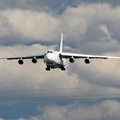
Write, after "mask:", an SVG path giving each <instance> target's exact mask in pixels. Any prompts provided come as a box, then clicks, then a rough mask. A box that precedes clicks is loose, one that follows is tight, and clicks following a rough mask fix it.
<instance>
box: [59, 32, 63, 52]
mask: <svg viewBox="0 0 120 120" xmlns="http://www.w3.org/2000/svg"><path fill="white" fill-rule="evenodd" d="M59 51H60V53H62V52H63V33H62V34H61V42H60V50H59Z"/></svg>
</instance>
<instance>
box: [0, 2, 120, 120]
mask: <svg viewBox="0 0 120 120" xmlns="http://www.w3.org/2000/svg"><path fill="white" fill-rule="evenodd" d="M47 2H48V1H47ZM47 2H43V4H46V6H47V4H48V3H47ZM86 2H87V1H86ZM31 3H33V1H32V0H31V1H28V0H26V1H19V2H18V1H17V4H19V6H21V7H20V8H22V7H23V5H24V6H25V7H26V6H29V5H30V4H31ZM36 3H37V2H36ZM3 4H5V3H3ZM3 4H2V5H3ZM43 4H42V5H43ZM51 4H52V3H51ZM6 5H8V4H7V3H6ZM12 6H14V4H13V5H12ZM15 6H16V5H15ZM46 6H45V7H46ZM51 7H52V6H51ZM7 8H8V7H7ZM20 8H19V7H17V8H16V7H13V9H4V10H1V11H0V43H1V46H0V56H1V57H5V56H19V55H20V56H21V55H28V54H30V55H31V54H36V53H39V52H44V51H46V50H48V49H54V48H56V46H55V45H45V43H46V42H49V43H56V41H57V42H58V39H60V34H61V33H62V32H63V33H64V37H65V44H66V45H70V47H68V46H65V48H66V49H67V48H68V49H69V50H71V51H75V52H76V51H77V52H78V53H80V52H84V53H85V52H86V53H91V54H93V53H95V54H99V53H100V54H103V55H108V54H109V55H112V56H113V55H116V56H119V53H120V51H119V48H120V44H119V29H120V23H119V21H120V16H119V14H118V12H119V11H120V7H119V6H118V7H115V8H113V7H111V5H110V4H99V3H98V4H81V5H77V6H76V7H71V6H69V7H67V8H66V9H65V10H64V11H63V12H62V13H61V14H58V13H56V12H54V11H52V10H50V11H48V10H43V11H42V10H33V9H32V8H27V7H26V9H20ZM103 11H104V12H103ZM113 18H114V19H113ZM8 39H9V40H8ZM3 40H4V42H5V43H8V46H2V43H3ZM10 41H12V44H15V45H14V46H10V44H9V43H10ZM18 41H19V43H21V44H23V43H26V44H27V45H28V46H27V45H16V43H18ZM41 41H42V43H44V45H42V44H37V42H39V43H41ZM29 43H31V45H29ZM33 43H36V44H33ZM24 62H25V64H24V65H23V66H19V65H18V63H17V61H6V60H1V61H0V74H1V75H0V91H7V92H1V97H3V98H4V97H11V96H12V97H19V98H20V97H21V98H24V97H46V96H47V97H49V99H50V98H55V97H56V96H57V97H59V98H63V99H68V98H69V97H70V98H71V99H75V98H76V96H79V98H83V99H97V98H119V96H120V94H119V92H120V90H119V87H120V86H119V85H120V82H119V78H120V75H119V72H120V69H119V64H120V62H119V60H106V61H103V60H91V64H90V65H85V63H84V60H82V59H80V60H76V62H75V64H69V63H68V64H67V66H66V67H67V70H66V71H65V72H62V71H60V70H56V71H55V70H52V71H51V72H46V71H45V67H46V66H45V65H44V64H43V61H42V60H38V63H37V64H35V65H33V64H32V63H31V60H25V61H24ZM76 88H77V89H76ZM20 90H23V91H24V92H20ZM25 90H28V91H26V92H25ZM9 91H16V92H9ZM18 93H19V94H18ZM73 95H74V96H73ZM64 96H66V98H65V97H64ZM77 110H78V111H77ZM91 110H92V111H91ZM114 110H115V112H114ZM104 111H106V112H105V114H104V115H103V116H102V114H103V113H104ZM117 111H119V101H114V100H111V101H103V102H101V103H99V104H94V105H91V106H89V105H88V106H85V105H82V104H81V103H80V104H79V103H78V104H77V105H76V104H71V105H68V106H59V105H58V106H57V105H54V106H47V107H46V108H44V109H43V111H42V113H43V114H42V115H40V116H35V117H31V118H30V119H42V118H44V119H45V120H47V119H49V120H50V118H51V119H52V120H54V119H58V120H59V119H61V120H62V119H63V120H64V119H66V120H67V119H69V120H70V119H71V120H72V119H80V118H81V119H82V118H84V117H85V119H88V118H91V119H100V120H101V119H103V120H105V119H106V118H107V119H110V117H111V118H113V119H118V118H120V117H119V114H118V112H117ZM64 112H65V114H64ZM83 112H84V113H85V115H84V116H83V114H82V113H83ZM54 113H56V115H55V114H54ZM94 113H96V114H94ZM94 115H95V116H94ZM93 117H94V118H93Z"/></svg>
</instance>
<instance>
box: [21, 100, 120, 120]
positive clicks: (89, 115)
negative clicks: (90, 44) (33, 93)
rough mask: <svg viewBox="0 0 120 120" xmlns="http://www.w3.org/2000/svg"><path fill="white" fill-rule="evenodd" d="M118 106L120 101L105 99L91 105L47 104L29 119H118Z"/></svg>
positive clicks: (76, 103)
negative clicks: (38, 113)
mask: <svg viewBox="0 0 120 120" xmlns="http://www.w3.org/2000/svg"><path fill="white" fill-rule="evenodd" d="M119 106H120V102H119V101H116V100H105V101H102V102H100V103H95V104H93V105H87V104H86V105H83V104H81V103H79V102H75V103H71V104H69V105H65V106H59V105H49V106H46V107H44V108H42V109H41V107H40V108H39V110H40V113H41V114H40V115H38V116H34V117H30V118H29V120H56V119H57V120H73V119H74V120H78V119H84V120H106V118H107V119H115V120H119V118H120V115H119V110H120V107H119ZM19 120H22V119H19ZM23 120H27V119H23Z"/></svg>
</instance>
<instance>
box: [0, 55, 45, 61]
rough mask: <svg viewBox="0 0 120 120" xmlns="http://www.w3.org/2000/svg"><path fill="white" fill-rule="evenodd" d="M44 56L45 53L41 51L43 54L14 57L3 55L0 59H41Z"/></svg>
mask: <svg viewBox="0 0 120 120" xmlns="http://www.w3.org/2000/svg"><path fill="white" fill-rule="evenodd" d="M44 56H45V53H43V54H38V55H28V56H16V57H5V58H0V59H7V60H17V59H32V58H37V59H43V58H44Z"/></svg>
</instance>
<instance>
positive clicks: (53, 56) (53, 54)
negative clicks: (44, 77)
mask: <svg viewBox="0 0 120 120" xmlns="http://www.w3.org/2000/svg"><path fill="white" fill-rule="evenodd" d="M44 63H45V64H46V65H48V66H50V68H61V66H65V65H66V59H65V58H60V52H58V51H52V50H49V51H48V52H46V54H45V56H44Z"/></svg>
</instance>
